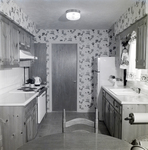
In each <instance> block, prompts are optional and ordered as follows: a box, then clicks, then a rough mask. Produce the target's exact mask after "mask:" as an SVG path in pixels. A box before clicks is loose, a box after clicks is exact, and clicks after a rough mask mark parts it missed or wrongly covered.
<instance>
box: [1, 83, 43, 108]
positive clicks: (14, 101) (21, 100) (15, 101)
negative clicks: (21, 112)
mask: <svg viewBox="0 0 148 150" xmlns="http://www.w3.org/2000/svg"><path fill="white" fill-rule="evenodd" d="M40 87H41V86H38V87H37V89H39V88H40ZM45 87H46V86H45ZM38 94H39V92H37V91H36V92H32V91H31V92H23V91H20V90H17V89H14V90H12V91H10V92H8V93H5V94H2V95H0V106H26V105H27V104H28V103H29V102H30V101H32V100H33V99H34V98H35V97H37V96H38Z"/></svg>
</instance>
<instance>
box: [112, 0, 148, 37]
mask: <svg viewBox="0 0 148 150" xmlns="http://www.w3.org/2000/svg"><path fill="white" fill-rule="evenodd" d="M145 14H146V0H136V2H135V4H134V5H133V6H131V7H129V8H128V9H127V11H126V12H125V13H124V14H123V15H122V16H121V17H120V18H119V20H118V21H117V22H115V24H114V30H115V34H116V35H117V34H119V33H120V32H122V31H123V30H124V29H126V28H127V27H129V26H130V25H131V24H133V23H134V22H135V21H136V20H138V19H140V18H142V17H143V16H144V15H145Z"/></svg>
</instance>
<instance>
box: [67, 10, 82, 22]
mask: <svg viewBox="0 0 148 150" xmlns="http://www.w3.org/2000/svg"><path fill="white" fill-rule="evenodd" d="M66 18H67V19H68V20H73V21H74V20H79V19H80V10H76V9H69V10H67V11H66Z"/></svg>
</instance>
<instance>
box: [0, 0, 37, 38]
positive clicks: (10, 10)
mask: <svg viewBox="0 0 148 150" xmlns="http://www.w3.org/2000/svg"><path fill="white" fill-rule="evenodd" d="M0 12H2V13H4V14H5V15H6V16H8V17H9V18H10V19H12V20H13V21H15V22H16V23H17V24H18V25H20V26H21V27H23V28H24V29H26V30H27V31H28V32H30V33H31V34H33V35H34V34H35V30H36V25H35V23H34V22H33V21H32V20H30V19H29V17H28V16H27V15H26V14H25V13H24V12H23V10H22V9H21V8H20V7H18V6H17V5H16V4H15V3H14V2H13V0H0Z"/></svg>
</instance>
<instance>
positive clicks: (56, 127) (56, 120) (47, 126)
mask: <svg viewBox="0 0 148 150" xmlns="http://www.w3.org/2000/svg"><path fill="white" fill-rule="evenodd" d="M94 116H95V115H94V113H78V112H66V120H70V119H73V118H75V117H85V118H88V119H90V120H94ZM56 133H62V112H51V113H47V114H46V115H45V117H44V118H43V120H42V122H41V123H40V125H39V127H38V133H37V135H36V138H39V137H43V136H46V135H50V134H56ZM98 133H101V134H105V135H109V132H108V130H107V128H106V126H105V125H104V123H103V122H102V121H99V132H98Z"/></svg>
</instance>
